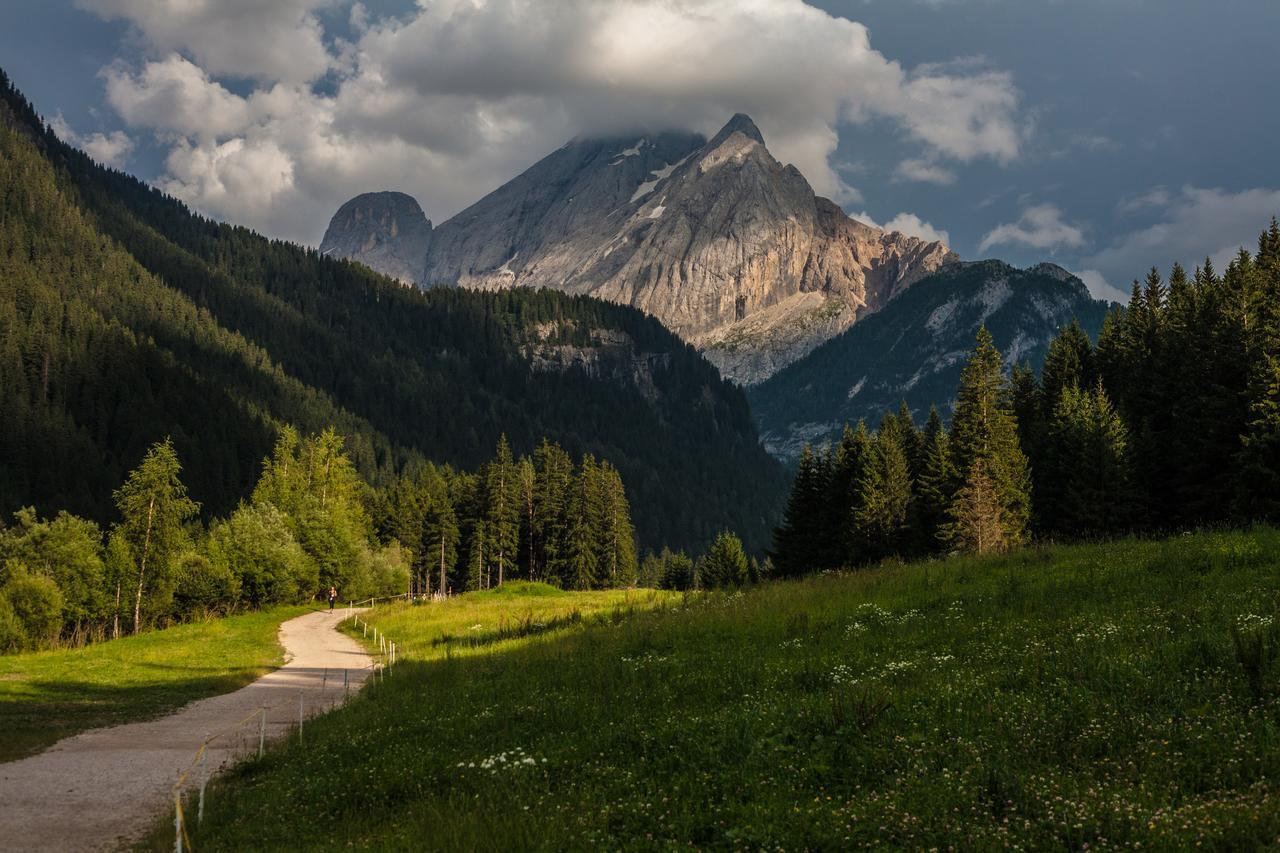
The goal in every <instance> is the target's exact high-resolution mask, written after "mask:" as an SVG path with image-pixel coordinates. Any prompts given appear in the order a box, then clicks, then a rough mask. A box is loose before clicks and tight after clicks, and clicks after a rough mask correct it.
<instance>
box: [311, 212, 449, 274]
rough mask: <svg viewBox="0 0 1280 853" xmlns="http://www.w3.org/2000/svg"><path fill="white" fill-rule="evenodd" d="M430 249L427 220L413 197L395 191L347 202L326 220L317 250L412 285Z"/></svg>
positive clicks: (429, 228)
mask: <svg viewBox="0 0 1280 853" xmlns="http://www.w3.org/2000/svg"><path fill="white" fill-rule="evenodd" d="M430 246H431V220H429V219H427V217H426V216H425V215H424V214H423V212H422V208H421V207H419V206H418V202H417V201H415V200H414V198H413V197H412V196H408V195H405V194H404V193H397V192H380V193H364V194H363V195H358V196H356V197H355V198H353V199H351V200H350V201H348V202H347V203H346V204H344V205H343V206H342V207H340V208H338V212H337V213H335V214H334V215H333V219H331V220H329V227H328V228H327V229H325V232H324V239H323V240H321V241H320V251H321V253H323V254H326V255H333V256H335V257H339V258H348V259H350V260H353V261H359V262H361V263H362V264H364V265H366V266H368V267H371V268H372V269H375V270H377V271H378V272H380V273H384V274H385V275H389V276H391V277H392V278H397V279H399V280H400V281H402V282H404V283H405V284H417V283H418V279H419V276H420V275H421V273H422V262H423V259H424V258H425V257H426V256H427V252H428V251H429V249H430Z"/></svg>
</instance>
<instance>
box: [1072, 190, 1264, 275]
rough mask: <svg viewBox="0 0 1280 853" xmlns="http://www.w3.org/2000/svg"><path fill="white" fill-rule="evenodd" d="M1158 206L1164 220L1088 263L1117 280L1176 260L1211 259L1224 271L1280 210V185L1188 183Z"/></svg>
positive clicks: (1128, 236)
mask: <svg viewBox="0 0 1280 853" xmlns="http://www.w3.org/2000/svg"><path fill="white" fill-rule="evenodd" d="M1153 200H1155V199H1153ZM1160 207H1162V208H1163V209H1164V211H1165V216H1164V217H1163V218H1162V220H1161V221H1160V222H1157V223H1156V224H1154V225H1151V226H1149V227H1146V228H1141V229H1138V230H1135V231H1130V232H1128V233H1126V234H1124V235H1122V236H1121V237H1119V238H1118V239H1117V240H1116V241H1115V242H1113V243H1112V244H1111V245H1110V246H1108V247H1107V248H1105V249H1103V250H1102V251H1100V252H1098V253H1097V254H1095V255H1093V256H1092V257H1089V258H1086V259H1085V263H1086V265H1087V266H1089V267H1093V268H1095V269H1098V270H1101V271H1102V272H1103V273H1104V274H1105V275H1106V276H1107V277H1109V278H1110V279H1111V280H1113V281H1129V280H1132V279H1133V278H1140V277H1141V276H1142V275H1143V274H1144V273H1145V271H1146V270H1148V269H1150V268H1151V267H1152V266H1156V267H1159V268H1160V269H1165V270H1167V269H1168V268H1169V267H1170V266H1172V265H1173V263H1174V262H1175V261H1178V262H1181V263H1182V264H1183V265H1185V266H1187V267H1191V266H1193V265H1195V264H1197V263H1200V262H1202V261H1203V260H1204V259H1205V258H1210V259H1212V261H1213V263H1214V265H1215V266H1216V267H1217V268H1218V269H1219V270H1222V269H1223V268H1225V266H1226V265H1227V263H1229V262H1230V261H1231V259H1232V258H1233V257H1235V255H1236V253H1237V252H1238V251H1239V250H1240V248H1241V247H1244V248H1246V249H1250V250H1253V249H1254V248H1255V247H1256V246H1257V241H1258V234H1259V233H1260V232H1261V231H1262V230H1263V229H1265V228H1266V227H1267V224H1268V223H1269V222H1270V221H1271V217H1273V216H1278V215H1280V190H1274V189H1263V188H1256V189H1248V190H1242V191H1239V192H1228V191H1226V190H1223V189H1200V188H1197V187H1190V186H1188V187H1183V188H1182V190H1181V191H1180V192H1179V193H1178V194H1177V195H1176V196H1175V195H1169V194H1167V193H1166V194H1165V196H1164V197H1163V200H1162V203H1161V204H1160Z"/></svg>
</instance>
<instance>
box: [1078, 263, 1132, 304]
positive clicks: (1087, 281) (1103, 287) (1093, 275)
mask: <svg viewBox="0 0 1280 853" xmlns="http://www.w3.org/2000/svg"><path fill="white" fill-rule="evenodd" d="M1072 275H1074V276H1075V277H1076V278H1078V279H1080V280H1081V281H1083V282H1084V286H1085V287H1087V288H1088V289H1089V295H1090V296H1092V297H1093V298H1094V299H1105V300H1107V301H1108V302H1119V303H1121V304H1122V305H1123V304H1127V303H1128V301H1129V294H1127V293H1125V292H1124V291H1123V290H1121V289H1120V288H1118V287H1116V286H1114V285H1113V284H1111V282H1109V281H1107V277H1106V276H1104V275H1103V274H1102V273H1100V272H1098V271H1097V270H1080V271H1079V272H1073V273H1072Z"/></svg>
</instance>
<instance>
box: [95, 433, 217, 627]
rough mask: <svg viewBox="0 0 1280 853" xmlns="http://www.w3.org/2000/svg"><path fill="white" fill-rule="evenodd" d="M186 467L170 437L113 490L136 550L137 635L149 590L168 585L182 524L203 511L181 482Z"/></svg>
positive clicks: (127, 538)
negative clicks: (179, 459) (145, 597)
mask: <svg viewBox="0 0 1280 853" xmlns="http://www.w3.org/2000/svg"><path fill="white" fill-rule="evenodd" d="M181 473H182V465H181V463H179V462H178V454H177V453H176V452H174V449H173V442H172V441H170V440H169V439H165V440H164V441H161V442H158V443H156V444H154V445H152V446H151V449H150V450H148V451H147V455H146V456H144V457H143V459H142V463H141V464H140V465H139V466H138V467H137V468H135V469H134V470H133V471H132V472H131V473H130V474H129V478H128V479H127V480H125V483H124V485H122V486H121V487H120V488H119V489H117V490H116V492H115V501H116V507H117V508H118V509H119V510H120V516H121V522H120V532H121V534H122V535H123V537H124V539H125V541H126V542H128V544H129V548H130V550H131V552H132V554H131V556H132V562H133V564H134V566H136V567H137V582H136V584H135V586H134V603H133V633H135V634H137V633H138V632H140V631H141V630H142V601H143V598H144V596H145V595H146V592H147V590H148V588H149V587H148V584H150V588H163V585H164V584H165V583H167V582H168V580H169V578H170V575H171V572H172V565H171V561H172V559H173V557H174V556H175V554H176V553H177V551H178V549H179V547H180V546H181V544H182V542H183V539H184V536H183V530H182V525H183V524H185V523H186V522H187V520H188V519H190V518H191V517H192V516H194V515H195V514H196V513H197V512H199V510H200V505H199V504H197V503H196V502H195V501H193V500H191V499H190V498H188V497H187V487H186V486H184V485H183V484H182V480H181V478H180V475H181Z"/></svg>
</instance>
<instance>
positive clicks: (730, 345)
mask: <svg viewBox="0 0 1280 853" xmlns="http://www.w3.org/2000/svg"><path fill="white" fill-rule="evenodd" d="M328 239H329V235H326V242H328ZM335 251H336V253H337V254H341V255H343V256H344V257H355V258H356V259H357V260H364V261H365V262H366V263H369V264H370V265H371V266H374V268H375V269H379V270H381V271H384V272H389V269H387V268H386V267H383V266H378V263H380V260H379V259H378V258H376V257H369V258H365V257H358V256H356V255H348V254H345V253H344V252H343V251H342V250H335ZM956 260H958V258H957V256H956V255H955V253H953V252H952V251H951V250H950V249H948V248H947V247H946V246H944V245H942V244H941V243H938V242H925V241H923V240H919V239H917V238H915V237H908V236H906V235H904V234H901V233H898V232H886V231H883V230H881V229H879V228H875V227H872V226H870V225H866V224H864V223H862V222H858V221H857V220H855V219H852V218H850V217H849V216H847V215H846V214H845V213H844V211H842V210H841V209H840V208H839V206H837V205H836V204H835V203H834V202H831V201H829V200H827V199H825V198H821V197H819V196H817V195H815V193H814V191H813V188H812V187H810V186H809V183H808V181H806V180H805V178H804V176H803V175H801V174H800V172H799V170H797V169H796V168H795V167H794V166H790V165H785V166H784V165H783V164H781V163H779V162H778V161H777V160H776V159H775V158H774V157H773V155H772V154H770V153H769V150H768V148H767V147H766V145H765V143H764V137H763V136H762V135H761V133H760V131H759V129H758V128H757V127H756V126H755V124H754V123H753V122H752V121H751V119H750V118H748V117H747V116H745V115H736V116H734V117H733V118H732V119H731V120H730V121H729V123H728V124H726V125H725V126H724V128H723V129H722V130H721V131H720V132H719V133H717V134H716V135H715V136H714V137H713V138H712V139H711V140H709V141H708V140H706V139H705V138H703V137H701V136H698V135H694V134H688V133H662V134H654V135H645V136H642V137H639V138H635V137H625V138H610V139H575V140H573V141H571V142H569V143H568V144H567V145H565V146H564V147H562V148H560V149H559V150H558V151H555V152H553V153H552V154H550V155H548V156H547V157H545V158H543V159H542V160H541V161H539V162H538V163H536V164H534V165H533V166H532V167H530V168H529V169H528V170H527V171H525V172H524V173H523V174H521V175H519V176H518V177H516V178H514V179H512V180H511V181H509V182H508V183H507V184H505V185H503V186H502V187H499V188H498V189H497V190H495V191H494V192H492V193H490V194H489V195H487V196H485V197H484V198H483V199H481V200H480V201H478V202H476V203H475V204H474V205H472V206H471V207H469V208H467V209H466V210H464V211H462V212H461V213H459V214H457V215H456V216H454V217H453V218H451V219H449V220H448V221H447V222H444V223H443V224H441V225H440V226H439V227H438V228H436V229H435V230H434V231H433V232H432V234H431V239H430V244H429V248H428V250H427V251H426V252H425V253H424V256H423V261H424V262H423V265H422V272H421V275H420V276H419V278H418V281H419V283H420V284H421V285H423V286H426V287H431V286H440V285H463V286H466V287H472V288H479V289H501V288H508V287H549V288H554V289H557V290H562V291H567V292H570V293H580V294H589V295H592V296H596V297H600V298H603V299H607V300H609V301H612V302H618V303H622V304H627V305H632V306H635V307H637V308H640V309H642V310H644V311H646V312H648V313H649V314H652V315H653V316H655V317H657V318H658V319H660V320H661V321H662V322H663V323H664V324H666V325H667V326H668V327H669V328H671V329H672V330H673V331H675V332H676V333H677V334H679V335H680V336H681V337H683V338H684V339H685V340H687V341H689V342H690V343H692V344H693V345H695V346H696V347H697V348H698V349H700V350H702V351H703V353H704V354H705V355H706V356H707V357H708V358H709V359H710V360H711V361H712V362H714V363H715V364H716V365H717V366H718V367H719V368H720V370H721V372H722V373H723V374H724V375H726V376H728V377H730V378H733V379H735V380H737V381H738V382H741V383H744V384H752V383H756V382H760V381H763V380H764V379H766V378H768V377H769V376H771V375H772V374H774V373H775V372H777V371H778V370H779V369H781V368H782V367H785V366H786V365H787V364H790V363H791V362H793V361H795V360H796V359H798V358H800V357H802V356H804V355H805V354H806V353H808V352H809V351H811V350H812V349H813V348H814V347H816V346H818V345H819V344H821V343H822V342H823V341H825V340H827V339H829V338H831V337H833V336H834V335H837V334H839V333H840V332H842V331H844V330H845V329H848V328H849V327H850V326H852V325H853V324H854V322H855V321H857V320H858V319H859V318H861V317H863V316H865V315H867V314H870V313H874V312H875V311H877V310H879V309H880V308H881V307H882V306H884V305H885V304H886V303H887V302H888V301H889V300H890V299H892V298H893V297H894V296H896V295H897V294H898V293H900V292H901V291H903V290H904V289H905V288H907V287H909V286H910V285H911V284H913V283H914V282H916V281H918V280H919V279H921V278H923V277H924V276H926V275H929V274H930V273H932V272H934V271H936V270H937V269H939V268H940V267H941V266H942V265H944V264H946V263H950V262H953V261H956Z"/></svg>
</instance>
